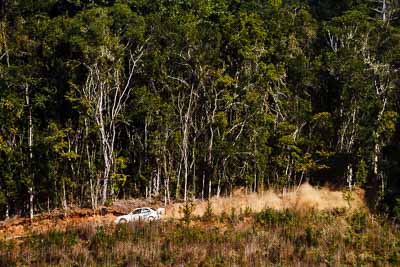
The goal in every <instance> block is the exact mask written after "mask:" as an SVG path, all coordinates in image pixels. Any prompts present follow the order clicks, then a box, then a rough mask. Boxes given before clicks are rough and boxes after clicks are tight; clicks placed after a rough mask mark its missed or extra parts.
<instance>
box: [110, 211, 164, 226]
mask: <svg viewBox="0 0 400 267" xmlns="http://www.w3.org/2000/svg"><path fill="white" fill-rule="evenodd" d="M164 210H165V209H163V208H159V209H157V210H154V209H152V208H148V207H144V208H138V209H135V210H133V211H132V212H131V213H129V214H127V215H122V216H118V217H117V218H116V219H115V221H114V222H115V223H117V224H118V223H127V222H133V221H142V220H143V221H154V220H159V219H160V218H161V214H163V213H164Z"/></svg>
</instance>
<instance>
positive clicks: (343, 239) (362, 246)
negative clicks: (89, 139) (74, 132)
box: [0, 184, 400, 266]
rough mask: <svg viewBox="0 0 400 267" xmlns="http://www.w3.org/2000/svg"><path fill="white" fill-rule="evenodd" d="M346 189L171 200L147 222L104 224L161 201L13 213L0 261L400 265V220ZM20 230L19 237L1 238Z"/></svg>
mask: <svg viewBox="0 0 400 267" xmlns="http://www.w3.org/2000/svg"><path fill="white" fill-rule="evenodd" d="M344 195H345V196H346V197H345V198H344V197H343V196H344ZM344 195H343V193H342V192H339V191H332V190H328V189H327V188H320V189H317V188H314V187H311V186H310V185H308V184H304V185H302V186H301V187H300V188H298V190H294V191H292V192H286V193H284V194H276V193H274V192H272V191H268V192H265V193H264V194H258V195H257V194H245V193H243V192H236V194H234V195H233V196H232V197H228V198H213V199H211V200H210V201H194V202H188V203H187V204H186V205H184V204H173V205H170V206H169V207H168V208H167V215H168V216H167V218H165V219H164V220H162V221H159V222H153V223H143V222H142V223H141V222H139V223H131V224H125V225H114V224H112V223H111V221H112V220H113V218H114V215H116V214H119V213H124V212H126V211H129V210H130V209H132V208H134V207H137V206H143V205H149V206H151V205H153V206H155V205H157V204H159V203H158V202H156V201H154V202H145V201H143V200H128V201H118V202H116V203H114V205H113V206H112V207H109V208H106V209H105V210H103V212H104V213H106V215H100V214H92V211H90V210H80V211H79V212H78V211H74V212H73V211H72V210H70V211H69V217H68V218H63V216H64V214H63V213H62V211H58V219H55V218H54V214H53V217H51V218H50V217H49V216H47V217H46V216H45V215H42V218H41V219H39V217H37V218H36V221H33V222H32V223H31V224H27V223H26V221H25V223H24V222H23V221H21V220H22V219H14V222H13V223H12V221H11V222H8V226H7V227H8V228H7V227H6V226H4V225H3V226H2V229H3V230H2V231H3V237H2V238H0V259H1V260H0V266H99V265H100V266H180V265H185V266H266V265H281V266H293V265H296V266H353V265H357V266H358V265H364V266H384V265H397V264H400V261H399V260H400V259H399V256H400V232H399V229H398V227H397V225H395V224H393V223H391V222H390V221H389V220H387V219H386V218H381V217H378V216H374V215H371V214H369V213H368V211H367V209H366V207H365V206H364V204H363V192H362V191H360V190H356V191H355V192H353V193H352V194H351V195H349V194H347V195H346V194H344ZM98 213H101V212H98ZM55 214H56V212H55ZM56 217H57V216H56ZM18 222H19V224H18ZM12 225H13V226H12ZM40 225H41V227H39V226H40ZM18 227H19V228H21V227H22V228H24V229H23V230H21V232H24V238H20V239H9V238H6V237H7V236H6V234H7V229H8V230H10V231H11V230H13V229H14V230H15V228H18ZM11 233H12V232H11ZM9 236H10V233H9Z"/></svg>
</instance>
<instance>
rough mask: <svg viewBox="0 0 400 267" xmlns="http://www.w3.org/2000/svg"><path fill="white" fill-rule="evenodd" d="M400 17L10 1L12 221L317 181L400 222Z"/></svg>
mask: <svg viewBox="0 0 400 267" xmlns="http://www.w3.org/2000/svg"><path fill="white" fill-rule="evenodd" d="M398 11H400V1H397V0H335V1H334V0H298V1H295V0H248V1H245V0H214V1H210V0H185V1H184V0H159V1H147V0H40V1H34V0H1V1H0V217H2V218H5V217H8V216H11V215H14V214H21V215H27V216H29V215H30V216H33V213H36V212H40V211H43V210H47V209H53V208H68V207H70V206H71V205H75V206H80V207H92V208H96V207H98V206H99V205H104V204H106V205H107V204H108V203H110V202H112V200H113V199H116V198H122V197H148V198H150V197H155V198H159V199H162V200H165V202H169V201H171V200H183V201H186V200H188V199H192V198H208V197H210V196H220V195H221V196H222V195H227V194H230V193H231V192H232V190H234V188H235V187H243V188H246V190H248V191H256V192H259V191H262V190H266V189H268V188H275V189H278V188H279V189H285V188H286V189H287V188H292V187H295V186H298V185H299V184H301V183H302V182H304V181H309V182H310V183H312V184H316V185H324V184H329V185H331V186H337V187H340V188H346V189H347V190H352V188H354V187H355V186H358V187H362V188H364V189H365V190H366V192H367V196H368V200H369V201H370V203H369V204H370V207H371V208H372V209H374V210H377V211H380V212H389V213H391V214H392V215H398V216H400V180H399V178H400V119H399V112H400V93H399V90H398V89H399V86H400V79H399V78H400V77H399V68H400V19H398V18H399V15H400V12H398Z"/></svg>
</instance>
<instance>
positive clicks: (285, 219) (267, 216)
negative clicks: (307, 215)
mask: <svg viewBox="0 0 400 267" xmlns="http://www.w3.org/2000/svg"><path fill="white" fill-rule="evenodd" d="M255 219H256V222H258V223H259V224H262V225H267V226H274V225H275V226H276V225H282V224H283V225H293V224H296V223H297V221H298V215H297V214H296V213H295V212H294V211H292V210H288V209H286V210H284V211H277V210H274V209H270V208H268V209H266V210H264V211H261V212H259V213H256V214H255Z"/></svg>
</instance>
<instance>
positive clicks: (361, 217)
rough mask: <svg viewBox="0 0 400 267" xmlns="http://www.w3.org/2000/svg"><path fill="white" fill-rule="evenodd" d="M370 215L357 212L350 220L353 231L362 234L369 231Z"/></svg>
mask: <svg viewBox="0 0 400 267" xmlns="http://www.w3.org/2000/svg"><path fill="white" fill-rule="evenodd" d="M368 219H369V218H368V214H367V213H365V212H357V213H354V214H353V215H352V216H351V217H350V218H349V224H350V226H351V229H352V231H354V232H355V233H358V234H359V233H362V232H365V231H366V230H367V226H368Z"/></svg>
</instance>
